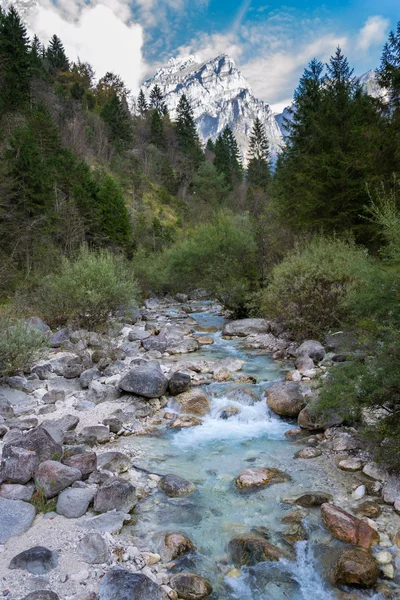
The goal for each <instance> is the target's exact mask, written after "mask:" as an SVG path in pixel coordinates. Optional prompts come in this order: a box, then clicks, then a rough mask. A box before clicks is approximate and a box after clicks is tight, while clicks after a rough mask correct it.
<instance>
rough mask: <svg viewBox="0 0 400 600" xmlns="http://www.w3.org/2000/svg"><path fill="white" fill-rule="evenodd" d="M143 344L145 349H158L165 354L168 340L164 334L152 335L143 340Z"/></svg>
mask: <svg viewBox="0 0 400 600" xmlns="http://www.w3.org/2000/svg"><path fill="white" fill-rule="evenodd" d="M142 346H143V348H144V349H145V350H147V351H149V350H156V351H157V352H161V354H163V353H164V352H165V351H166V349H167V340H166V338H165V337H164V336H163V335H157V336H151V337H149V338H147V339H144V340H143V341H142Z"/></svg>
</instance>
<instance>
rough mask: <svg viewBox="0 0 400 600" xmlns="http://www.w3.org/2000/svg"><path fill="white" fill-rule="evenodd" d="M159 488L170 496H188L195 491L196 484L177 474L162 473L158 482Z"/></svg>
mask: <svg viewBox="0 0 400 600" xmlns="http://www.w3.org/2000/svg"><path fill="white" fill-rule="evenodd" d="M158 485H159V487H160V489H161V490H162V491H163V492H164V493H165V494H166V495H167V496H169V497H170V498H179V497H181V496H188V495H189V494H193V492H195V491H196V486H195V485H194V484H193V483H192V482H191V481H187V480H186V479H183V478H182V477H179V476H178V475H173V474H169V475H164V477H162V478H161V480H160V482H159V484H158Z"/></svg>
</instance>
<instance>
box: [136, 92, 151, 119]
mask: <svg viewBox="0 0 400 600" xmlns="http://www.w3.org/2000/svg"><path fill="white" fill-rule="evenodd" d="M137 107H138V111H139V114H140V116H141V117H144V116H145V115H146V113H147V111H148V109H149V107H148V105H147V100H146V96H145V95H144V92H143V90H142V89H141V90H140V92H139V95H138V102H137Z"/></svg>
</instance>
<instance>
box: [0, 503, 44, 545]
mask: <svg viewBox="0 0 400 600" xmlns="http://www.w3.org/2000/svg"><path fill="white" fill-rule="evenodd" d="M35 515H36V509H35V507H34V506H33V505H32V504H28V502H22V501H21V500H7V499H6V498H1V497H0V544H5V543H6V541H7V540H8V539H9V538H10V537H13V536H14V535H20V534H21V533H25V531H27V530H28V529H29V527H30V526H31V525H32V523H33V519H34V518H35Z"/></svg>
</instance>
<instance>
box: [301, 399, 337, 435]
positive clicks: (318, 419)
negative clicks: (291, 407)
mask: <svg viewBox="0 0 400 600" xmlns="http://www.w3.org/2000/svg"><path fill="white" fill-rule="evenodd" d="M297 422H298V424H299V425H300V427H301V428H302V429H307V430H308V431H321V430H322V431H325V429H329V427H335V426H337V425H341V424H342V423H343V419H342V417H339V415H335V414H325V413H324V414H322V413H320V412H318V411H317V410H316V409H315V406H314V405H313V404H308V405H307V406H306V407H305V408H303V410H302V411H300V413H299V416H298V419H297Z"/></svg>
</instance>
